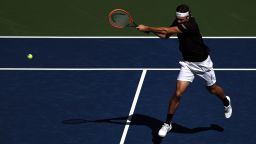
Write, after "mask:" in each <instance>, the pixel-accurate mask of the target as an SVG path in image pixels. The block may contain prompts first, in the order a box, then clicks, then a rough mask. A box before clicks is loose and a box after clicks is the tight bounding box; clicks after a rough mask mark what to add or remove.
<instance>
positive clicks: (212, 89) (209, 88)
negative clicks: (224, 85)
mask: <svg viewBox="0 0 256 144" xmlns="http://www.w3.org/2000/svg"><path fill="white" fill-rule="evenodd" d="M207 89H208V91H209V92H210V93H212V94H215V93H216V87H215V85H212V86H208V87H207Z"/></svg>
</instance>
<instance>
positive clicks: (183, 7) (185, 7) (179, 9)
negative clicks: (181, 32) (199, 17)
mask: <svg viewBox="0 0 256 144" xmlns="http://www.w3.org/2000/svg"><path fill="white" fill-rule="evenodd" d="M176 12H181V13H185V12H189V16H191V11H190V9H189V6H188V5H186V4H181V5H178V6H177V8H176Z"/></svg>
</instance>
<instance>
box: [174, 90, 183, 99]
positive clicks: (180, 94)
mask: <svg viewBox="0 0 256 144" xmlns="http://www.w3.org/2000/svg"><path fill="white" fill-rule="evenodd" d="M182 94H183V92H181V91H179V90H177V91H176V92H175V97H177V98H180V97H181V96H182Z"/></svg>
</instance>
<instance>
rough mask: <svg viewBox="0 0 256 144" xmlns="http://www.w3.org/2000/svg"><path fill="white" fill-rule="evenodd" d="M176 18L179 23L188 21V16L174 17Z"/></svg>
mask: <svg viewBox="0 0 256 144" xmlns="http://www.w3.org/2000/svg"><path fill="white" fill-rule="evenodd" d="M176 20H177V22H178V23H179V24H181V23H184V22H187V21H189V17H188V16H187V17H176Z"/></svg>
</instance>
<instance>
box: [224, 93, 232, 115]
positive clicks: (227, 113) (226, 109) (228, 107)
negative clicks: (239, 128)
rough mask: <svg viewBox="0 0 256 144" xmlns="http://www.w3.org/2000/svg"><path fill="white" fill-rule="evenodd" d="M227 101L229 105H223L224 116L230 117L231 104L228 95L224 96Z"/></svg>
mask: <svg viewBox="0 0 256 144" xmlns="http://www.w3.org/2000/svg"><path fill="white" fill-rule="evenodd" d="M226 97H227V99H228V101H229V105H228V106H224V112H225V117H226V118H230V117H231V115H232V106H231V100H230V97H229V96H226Z"/></svg>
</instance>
